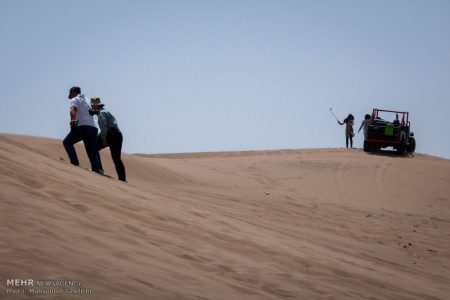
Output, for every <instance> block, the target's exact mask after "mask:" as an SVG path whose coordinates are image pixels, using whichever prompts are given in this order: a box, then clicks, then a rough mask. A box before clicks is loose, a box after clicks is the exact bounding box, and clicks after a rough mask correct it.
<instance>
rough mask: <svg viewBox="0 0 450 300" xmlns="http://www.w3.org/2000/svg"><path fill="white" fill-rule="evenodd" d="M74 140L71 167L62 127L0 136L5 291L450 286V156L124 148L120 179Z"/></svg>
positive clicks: (420, 293) (239, 295)
mask: <svg viewBox="0 0 450 300" xmlns="http://www.w3.org/2000/svg"><path fill="white" fill-rule="evenodd" d="M77 146H78V148H77V152H78V155H79V157H80V161H81V167H75V166H72V165H70V164H69V162H68V158H67V155H66V153H65V151H64V148H63V146H62V143H61V140H56V139H47V138H39V137H29V136H19V135H9V134H2V135H0V161H1V172H0V299H223V300H230V299H255V300H260V299H396V300H398V299H450V160H446V159H441V158H437V157H432V156H427V155H423V154H415V155H411V156H405V157H399V156H397V155H395V154H392V153H389V152H387V153H374V154H368V153H364V152H363V151H362V150H358V149H305V150H279V151H247V152H222V153H192V154H166V155H162V154H161V155H145V154H124V157H123V158H124V163H125V166H126V169H127V177H128V183H123V182H120V181H117V180H116V179H115V178H116V173H115V169H114V166H113V164H112V162H111V159H110V156H109V153H108V149H105V150H104V151H103V152H102V159H103V162H104V166H105V170H106V174H107V175H109V176H110V177H106V176H101V175H98V174H95V173H92V172H91V171H89V170H88V169H87V168H88V166H89V164H88V160H87V158H86V155H85V151H84V148H83V145H82V144H79V145H77ZM11 278H19V279H23V278H31V279H33V280H64V279H66V280H78V281H80V282H81V288H84V289H86V291H88V289H89V293H86V294H75V295H71V294H67V293H66V292H64V293H61V294H41V295H40V294H30V293H29V291H28V289H29V287H28V286H27V287H21V288H25V290H26V293H25V294H22V295H15V294H10V293H9V294H8V293H7V289H8V288H11V287H10V286H7V279H11ZM14 288H17V287H14Z"/></svg>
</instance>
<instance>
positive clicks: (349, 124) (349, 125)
mask: <svg viewBox="0 0 450 300" xmlns="http://www.w3.org/2000/svg"><path fill="white" fill-rule="evenodd" d="M354 120H355V117H353V115H352V114H349V115H348V116H347V118H345V119H344V121H343V122H339V120H338V121H337V122H338V124H339V125H344V124H345V144H346V147H347V148H348V141H349V140H350V148H353V137H354V136H355V134H354V133H353V124H354Z"/></svg>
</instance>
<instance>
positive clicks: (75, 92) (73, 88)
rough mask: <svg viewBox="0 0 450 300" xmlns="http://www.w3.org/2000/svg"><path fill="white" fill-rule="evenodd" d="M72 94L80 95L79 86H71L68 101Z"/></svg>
mask: <svg viewBox="0 0 450 300" xmlns="http://www.w3.org/2000/svg"><path fill="white" fill-rule="evenodd" d="M72 93H74V94H77V95H78V94H81V89H80V87H79V86H73V87H71V88H70V91H69V97H68V98H69V99H70V95H71V94H72Z"/></svg>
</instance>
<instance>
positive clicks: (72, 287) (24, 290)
mask: <svg viewBox="0 0 450 300" xmlns="http://www.w3.org/2000/svg"><path fill="white" fill-rule="evenodd" d="M6 294H10V295H13V294H17V295H24V294H31V295H50V294H52V295H61V294H64V295H82V294H92V289H89V288H83V287H82V286H81V281H80V280H34V279H6Z"/></svg>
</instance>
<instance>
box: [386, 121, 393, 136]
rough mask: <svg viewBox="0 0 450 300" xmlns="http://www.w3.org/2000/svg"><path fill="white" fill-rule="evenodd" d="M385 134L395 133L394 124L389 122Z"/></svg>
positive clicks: (391, 134)
mask: <svg viewBox="0 0 450 300" xmlns="http://www.w3.org/2000/svg"><path fill="white" fill-rule="evenodd" d="M384 135H385V136H393V135H394V124H387V125H386V127H385V128H384Z"/></svg>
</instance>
